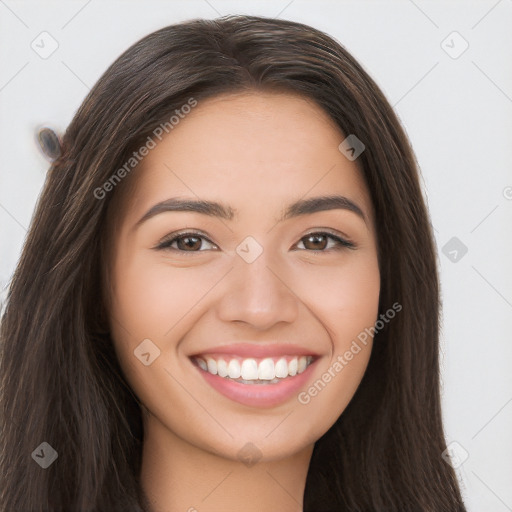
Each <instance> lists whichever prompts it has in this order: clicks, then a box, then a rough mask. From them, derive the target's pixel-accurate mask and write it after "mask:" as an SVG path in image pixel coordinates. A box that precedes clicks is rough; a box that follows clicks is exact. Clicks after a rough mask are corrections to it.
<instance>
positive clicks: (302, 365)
mask: <svg viewBox="0 0 512 512" xmlns="http://www.w3.org/2000/svg"><path fill="white" fill-rule="evenodd" d="M307 366H308V358H307V357H306V356H301V357H299V365H298V367H297V373H302V372H303V371H304V370H305V369H306V367H307Z"/></svg>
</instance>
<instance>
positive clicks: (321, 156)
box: [109, 93, 380, 460]
mask: <svg viewBox="0 0 512 512" xmlns="http://www.w3.org/2000/svg"><path fill="white" fill-rule="evenodd" d="M344 139H345V136H344V135H343V134H342V133H341V132H340V131H339V130H338V129H337V128H336V127H335V125H334V124H333V123H332V122H331V121H330V119H329V117H328V116H327V115H326V114H325V113H324V112H323V110H321V109H320V108H319V107H318V106H316V105H315V104H314V103H313V102H311V101H309V100H305V99H303V98H301V97H299V96H295V95H289V94H270V93H254V94H249V93H247V94H238V95H223V96H218V97H216V98H213V99H209V100H205V101H203V102H200V103H199V104H198V105H197V106H196V107H195V108H194V109H192V111H191V113H189V114H188V115H187V116H185V117H184V119H181V120H180V121H179V123H178V124H177V125H175V126H174V128H173V129H172V131H171V132H170V133H169V134H168V135H166V136H165V137H164V138H163V139H162V141H161V142H159V143H158V144H157V145H156V147H155V148H154V149H151V150H150V151H149V154H148V155H147V156H146V157H145V158H144V159H143V160H142V162H141V163H140V164H139V166H138V167H137V169H136V170H134V171H133V175H131V176H130V177H129V178H128V180H135V181H134V183H132V185H133V187H132V188H131V189H130V190H131V193H130V194H125V196H121V197H122V200H121V202H120V203H119V208H117V209H116V210H115V211H114V212H113V214H114V215H115V216H116V218H117V222H118V223H119V228H118V230H116V232H115V233H113V234H112V237H113V238H112V241H113V252H112V254H111V261H110V263H111V265H112V267H111V268H112V290H111V291H110V293H111V299H112V304H111V307H110V311H109V315H110V323H111V329H112V337H113V341H114V343H115V348H116V352H117V354H118V357H119V361H120V364H121V367H122V369H123V371H124V373H125V375H126V378H127V380H128V382H129V383H130V385H131V387H132V388H133V390H134V392H135V393H136V394H137V396H138V397H139V399H140V400H141V402H142V403H143V404H144V405H145V407H146V408H147V412H148V413H149V414H147V415H145V416H144V422H145V424H144V427H145V436H160V439H161V440H162V442H165V441H164V440H165V439H167V440H169V441H171V440H172V441H173V442H174V443H176V442H185V443H187V445H188V446H194V447H197V448H200V449H202V450H206V451H209V452H211V453H215V454H219V455H221V456H223V457H226V458H228V459H243V458H244V457H249V458H253V459H254V458H257V459H260V458H261V460H275V459H277V458H280V457H281V458H282V457H286V456H290V455H292V454H296V453H299V452H300V451H302V450H306V449H311V447H312V445H313V443H314V442H315V441H316V440H317V439H318V438H319V437H320V436H322V434H324V433H325V432H326V431H327V430H328V429H329V427H330V426H331V425H332V424H333V423H334V422H335V420H336V419H337V418H338V417H339V416H340V414H341V413H342V412H343V410H344V409H345V407H346V406H347V404H348V402H349V401H350V399H351V398H352V396H353V395H354V393H355V391H356V389H357V387H358V385H359V383H360V381H361V379H362V377H363V373H364V371H365V369H366V366H367V363H368V359H369V357H370V352H371V346H372V338H371V336H368V334H366V339H365V341H366V343H361V341H360V340H361V339H362V338H364V336H362V337H361V336H360V335H361V333H364V332H366V333H367V332H368V331H365V329H368V328H369V327H371V326H373V325H374V323H375V321H376V319H377V314H378V300H379V289H380V276H379V268H378V260H377V247H376V236H375V232H374V221H373V212H372V204H371V200H370V197H369V194H368V191H367V189H366V186H365V184H364V181H363V179H362V175H361V172H360V170H359V169H358V167H357V166H356V162H354V161H350V160H348V159H347V158H346V157H345V156H344V154H343V153H342V152H340V150H339V149H338V146H339V145H340V143H341V142H342V141H343V140H344ZM336 196H340V198H338V200H337V201H335V200H333V201H331V202H321V201H318V202H317V201H315V199H316V198H325V197H331V198H334V197H336ZM343 198H345V199H343ZM166 201H167V202H168V203H167V206H166V203H165V202H166ZM178 201H183V202H190V203H193V204H196V202H197V206H189V207H186V208H185V207H184V208H178V207H177V206H175V205H174V202H178ZM162 202H164V203H163V204H162V205H161V206H159V207H157V208H156V209H154V208H155V205H157V204H159V203H162ZM199 202H200V203H199ZM176 204H177V203H176ZM293 204H296V205H295V206H294V207H293V208H291V205H293ZM297 204H298V205H297ZM148 211H151V212H152V213H151V214H147V212H148ZM339 240H341V241H339ZM358 336H360V337H359V341H358ZM354 340H355V341H356V342H357V346H358V347H359V349H356V348H355V346H354ZM348 352H350V354H351V356H350V355H349V354H348ZM219 374H220V375H219ZM241 378H243V381H242V380H240V379H241ZM248 443H250V444H248Z"/></svg>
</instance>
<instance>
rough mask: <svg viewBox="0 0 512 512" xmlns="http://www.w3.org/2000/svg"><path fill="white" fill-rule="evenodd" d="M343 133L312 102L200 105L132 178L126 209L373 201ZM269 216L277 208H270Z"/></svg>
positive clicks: (265, 96) (267, 99)
mask: <svg viewBox="0 0 512 512" xmlns="http://www.w3.org/2000/svg"><path fill="white" fill-rule="evenodd" d="M344 138H345V135H344V134H343V133H342V132H341V130H340V129H339V128H338V127H337V126H336V124H335V123H334V121H333V120H332V119H331V118H330V117H329V116H328V114H327V113H326V112H324V110H323V109H322V108H320V107H319V106H318V105H317V104H315V103H314V102H313V101H312V100H310V99H307V98H303V97H301V96H298V95H294V94H285V93H261V92H258V93H243V94H231V95H222V96H217V97H214V98H211V99H207V100H204V101H201V102H199V103H198V105H197V106H196V107H195V108H194V109H193V110H192V111H191V112H190V113H189V114H187V115H186V116H183V118H182V119H180V121H179V123H178V124H176V125H174V127H173V128H172V130H171V131H170V133H169V134H168V135H165V136H164V137H163V138H162V140H161V141H158V140H156V142H157V144H156V147H155V148H154V149H152V150H151V151H149V154H148V155H147V156H146V157H144V159H143V160H142V161H141V163H140V164H139V165H138V166H137V168H136V169H135V170H134V171H133V175H132V176H131V177H130V178H132V179H133V180H132V181H133V183H132V184H131V186H130V196H131V201H130V202H129V203H130V205H131V206H132V210H137V211H138V212H140V209H142V208H145V207H147V206H150V205H151V204H152V203H155V202H158V201H163V200H165V199H167V198H168V197H171V196H184V197H190V198H195V199H197V198H200V199H207V200H215V201H221V202H223V203H226V204H229V205H230V206H232V207H233V209H234V211H235V218H238V213H239V212H241V213H243V212H246V213H247V214H250V215H253V214H258V215H259V216H261V215H262V214H263V211H262V206H264V207H268V208H269V209H272V210H276V208H278V209H281V208H282V206H283V203H289V202H292V201H293V200H296V199H298V198H300V197H308V196H318V195H326V194H334V193H339V194H343V195H345V196H347V197H349V198H350V199H353V200H354V201H358V202H359V203H362V206H363V207H366V209H367V210H368V213H369V216H370V217H371V204H370V200H369V195H368V191H367V190H366V186H365V184H364V179H363V178H362V173H361V171H360V169H359V168H358V166H357V164H356V163H355V162H352V161H349V160H348V159H347V158H346V157H345V156H344V155H343V154H342V153H341V152H340V151H339V149H338V146H339V144H340V143H341V142H342V141H343V139H344ZM273 214H275V212H273Z"/></svg>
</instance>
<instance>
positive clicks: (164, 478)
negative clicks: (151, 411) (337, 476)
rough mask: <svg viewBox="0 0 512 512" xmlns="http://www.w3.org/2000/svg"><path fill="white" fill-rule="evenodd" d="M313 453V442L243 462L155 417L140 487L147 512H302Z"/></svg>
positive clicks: (147, 433) (151, 421)
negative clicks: (194, 442)
mask: <svg viewBox="0 0 512 512" xmlns="http://www.w3.org/2000/svg"><path fill="white" fill-rule="evenodd" d="M254 450H255V451H256V448H254ZM250 451H251V450H250V449H249V452H250ZM312 453H313V445H310V446H308V447H306V448H305V449H304V450H302V451H300V452H299V453H296V454H294V455H292V456H290V457H287V458H285V459H279V460H271V461H265V460H263V459H262V460H261V461H258V462H256V463H251V462H247V463H244V462H243V461H240V460H232V459H229V458H226V457H222V456H220V455H217V454H215V453H212V452H211V451H207V450H205V449H201V448H199V447H197V446H194V445H192V444H190V443H188V442H187V441H185V440H183V439H182V438H180V437H178V436H176V435H175V434H173V433H172V432H170V431H169V430H168V429H167V428H166V427H165V426H164V425H162V424H161V423H159V422H158V420H157V419H156V418H155V417H153V416H151V417H150V418H149V419H148V420H147V421H146V422H145V428H144V444H143V450H142V468H141V475H140V479H141V485H142V489H143V491H144V493H145V495H146V497H147V499H148V501H149V503H150V504H151V510H150V511H149V512H214V511H219V510H222V511H223V512H239V511H240V510H243V511H244V512H261V510H279V511H280V512H301V511H302V503H303V495H304V488H305V484H306V476H307V472H308V466H309V462H310V459H311V455H312Z"/></svg>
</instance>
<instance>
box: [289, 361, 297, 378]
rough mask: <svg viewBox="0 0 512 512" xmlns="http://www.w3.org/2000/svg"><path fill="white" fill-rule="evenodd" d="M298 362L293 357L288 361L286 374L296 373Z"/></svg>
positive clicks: (292, 374)
mask: <svg viewBox="0 0 512 512" xmlns="http://www.w3.org/2000/svg"><path fill="white" fill-rule="evenodd" d="M298 365H299V363H298V361H297V358H296V357H294V358H293V359H292V360H291V361H290V362H289V363H288V375H291V376H292V377H293V376H294V375H297V367H298Z"/></svg>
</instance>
